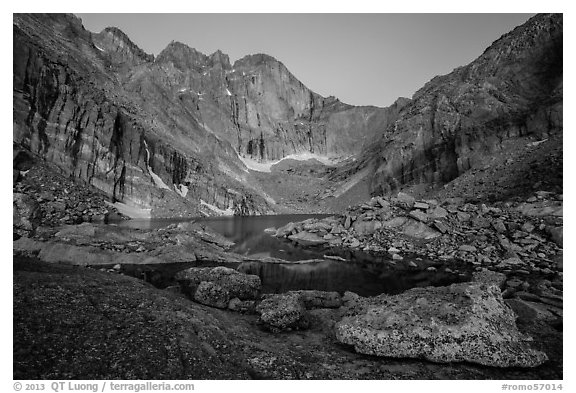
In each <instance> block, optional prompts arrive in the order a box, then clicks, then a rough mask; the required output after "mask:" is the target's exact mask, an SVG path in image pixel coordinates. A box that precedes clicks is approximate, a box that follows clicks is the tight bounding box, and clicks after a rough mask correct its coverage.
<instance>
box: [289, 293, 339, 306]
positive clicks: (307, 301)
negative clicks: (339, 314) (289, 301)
mask: <svg viewBox="0 0 576 393" xmlns="http://www.w3.org/2000/svg"><path fill="white" fill-rule="evenodd" d="M289 293H293V294H296V295H299V296H300V297H301V299H302V301H303V302H304V307H306V309H307V310H310V309H314V308H338V307H340V306H341V305H342V297H341V296H340V294H339V293H338V292H326V291H317V290H300V291H291V292H289Z"/></svg>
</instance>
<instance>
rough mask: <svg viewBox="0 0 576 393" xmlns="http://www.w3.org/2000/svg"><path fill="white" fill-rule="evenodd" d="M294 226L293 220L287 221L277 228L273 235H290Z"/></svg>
mask: <svg viewBox="0 0 576 393" xmlns="http://www.w3.org/2000/svg"><path fill="white" fill-rule="evenodd" d="M295 228H296V224H294V223H293V222H289V223H288V224H286V225H284V226H283V227H280V228H278V230H277V231H276V234H275V235H274V236H275V237H286V236H288V235H290V234H291V233H292V232H293V231H294V229H295Z"/></svg>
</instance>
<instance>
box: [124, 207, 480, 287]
mask: <svg viewBox="0 0 576 393" xmlns="http://www.w3.org/2000/svg"><path fill="white" fill-rule="evenodd" d="M322 217H327V215H309V214H306V215H305V214H299V215H277V216H251V217H217V218H198V219H195V220H194V221H197V222H199V223H202V224H204V225H206V226H207V227H209V228H211V229H212V230H214V231H216V232H218V233H220V234H221V235H223V236H224V237H226V238H227V239H229V240H231V241H233V242H234V243H235V246H234V247H233V248H232V250H231V251H233V252H235V253H238V254H241V255H244V256H248V257H266V256H269V257H274V258H280V259H284V260H286V261H301V260H309V259H321V260H322V261H318V262H313V263H303V264H302V263H289V262H288V263H280V264H277V263H263V262H245V263H242V264H238V263H228V264H224V265H226V266H229V267H232V268H236V269H238V270H240V271H242V272H244V273H249V274H257V275H258V276H260V278H261V280H262V286H263V292H265V293H281V292H286V291H289V290H298V289H318V290H323V291H337V292H340V293H344V292H345V291H352V292H355V293H357V294H359V295H361V296H374V295H378V294H381V293H388V294H396V293H400V292H403V291H405V290H407V289H409V288H413V287H424V286H429V285H434V286H439V285H448V284H451V283H454V282H460V281H465V280H467V279H469V274H457V273H449V272H445V271H444V270H443V268H439V269H437V270H436V271H428V270H426V268H427V267H430V266H439V263H437V262H434V261H429V260H424V259H421V258H412V259H410V258H405V259H404V260H403V261H396V263H395V264H392V263H390V258H389V257H388V256H373V255H370V254H367V253H364V252H361V251H355V252H352V251H350V250H346V249H336V248H331V249H327V248H323V247H309V248H302V247H299V246H298V245H296V244H294V243H293V242H291V241H289V240H287V239H277V238H275V237H273V236H271V235H269V234H266V233H264V229H266V228H270V227H275V228H279V227H281V226H283V225H286V224H288V223H289V222H296V221H302V220H305V219H308V218H322ZM175 222H182V220H149V221H140V220H130V221H123V222H121V223H119V225H122V226H129V227H135V228H146V229H153V228H162V227H166V226H168V225H170V224H173V223H175ZM326 255H332V256H339V257H341V258H344V259H346V261H345V262H344V261H335V260H330V259H326V258H325V256H326ZM411 261H414V262H416V264H417V265H418V268H414V267H412V266H410V265H409V263H410V262H411ZM219 265H222V264H221V263H220V264H219ZM192 266H216V264H213V263H210V262H202V263H199V262H194V263H190V264H188V263H186V264H181V263H180V264H164V265H148V266H142V265H138V266H123V267H122V269H123V272H125V273H127V274H130V275H136V276H142V277H145V278H146V279H147V280H149V281H151V282H152V283H153V284H155V285H157V286H159V287H165V286H167V285H171V284H174V280H173V277H174V274H175V273H176V272H177V271H179V270H182V269H185V268H188V267H192Z"/></svg>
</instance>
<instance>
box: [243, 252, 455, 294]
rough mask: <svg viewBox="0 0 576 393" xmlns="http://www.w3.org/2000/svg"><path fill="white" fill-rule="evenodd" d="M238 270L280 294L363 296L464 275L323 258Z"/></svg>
mask: <svg viewBox="0 0 576 393" xmlns="http://www.w3.org/2000/svg"><path fill="white" fill-rule="evenodd" d="M238 270H240V271H241V272H244V273H248V274H256V275H258V276H260V278H261V279H262V286H263V291H264V292H266V293H281V292H286V291H290V290H298V289H317V290H321V291H337V292H340V293H344V292H345V291H352V292H355V293H357V294H359V295H362V296H374V295H378V294H381V293H388V294H396V293H400V292H402V291H404V290H406V289H409V288H413V287H425V286H430V285H432V286H441V285H448V284H451V283H454V282H457V281H463V280H464V278H463V277H459V276H458V275H455V274H449V273H446V272H437V271H434V272H429V271H422V270H408V269H399V268H394V267H391V266H385V265H376V264H369V265H365V264H358V263H351V262H336V261H324V262H315V263H304V264H275V263H261V262H246V263H242V264H241V265H240V266H239V267H238Z"/></svg>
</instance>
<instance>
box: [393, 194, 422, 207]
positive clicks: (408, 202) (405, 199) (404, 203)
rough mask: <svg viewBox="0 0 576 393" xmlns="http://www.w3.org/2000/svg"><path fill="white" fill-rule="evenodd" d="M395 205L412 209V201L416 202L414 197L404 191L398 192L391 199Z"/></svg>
mask: <svg viewBox="0 0 576 393" xmlns="http://www.w3.org/2000/svg"><path fill="white" fill-rule="evenodd" d="M393 200H394V201H395V202H396V204H397V205H399V206H401V207H403V208H405V209H412V207H414V203H416V199H415V198H414V197H413V196H412V195H409V194H406V193H405V192H399V193H398V195H397V196H396V198H394V199H393Z"/></svg>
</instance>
